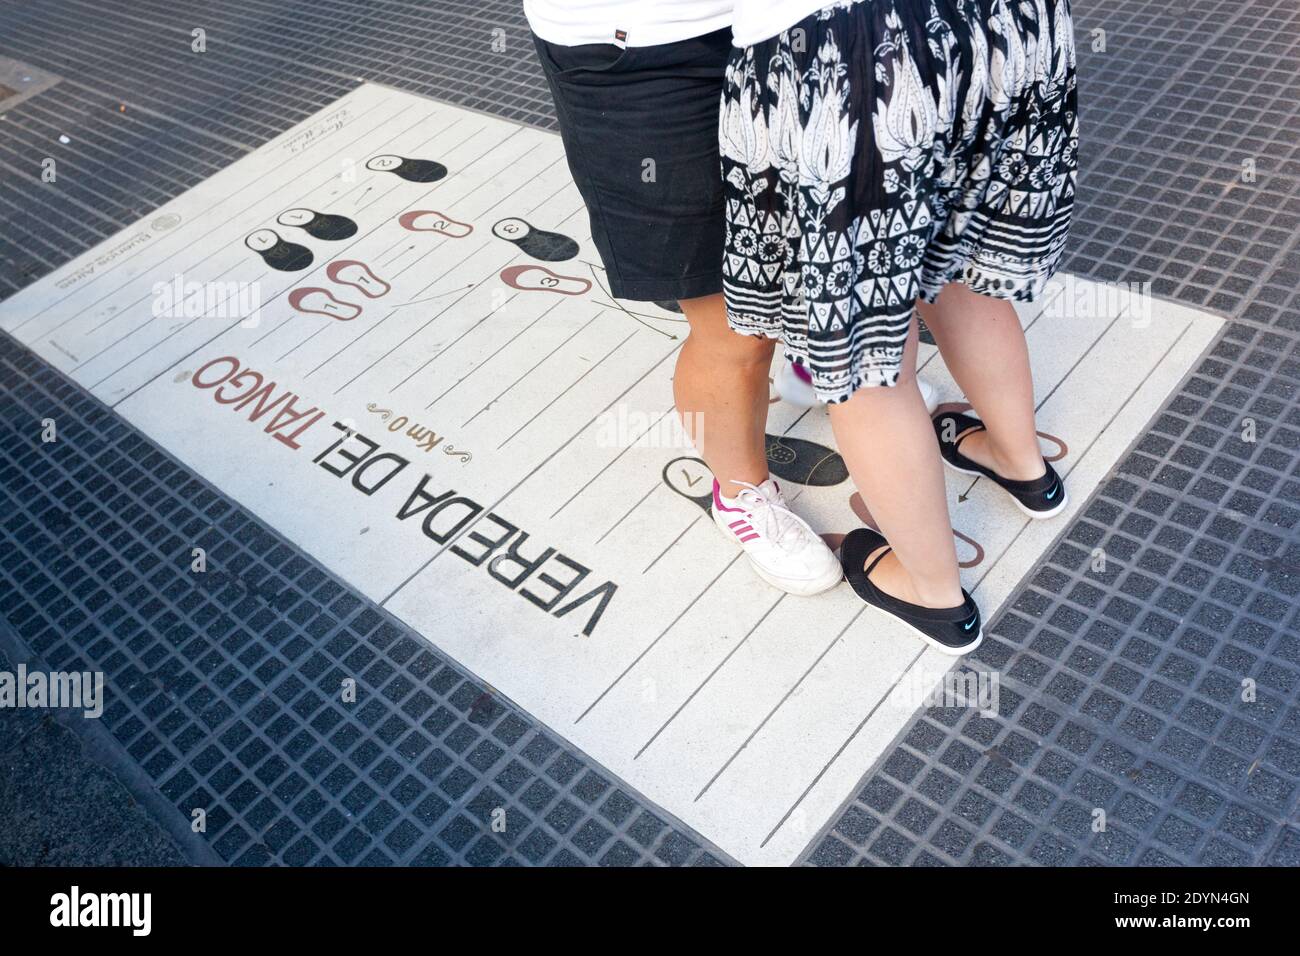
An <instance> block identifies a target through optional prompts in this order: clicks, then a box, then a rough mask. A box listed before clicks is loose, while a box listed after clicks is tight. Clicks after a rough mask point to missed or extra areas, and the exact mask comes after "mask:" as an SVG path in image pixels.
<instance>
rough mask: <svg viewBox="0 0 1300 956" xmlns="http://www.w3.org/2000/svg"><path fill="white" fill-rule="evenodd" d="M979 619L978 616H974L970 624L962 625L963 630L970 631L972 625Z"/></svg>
mask: <svg viewBox="0 0 1300 956" xmlns="http://www.w3.org/2000/svg"><path fill="white" fill-rule="evenodd" d="M978 621H979V618H977V617H973V618H971V619H970V623H969V624H964V625H962V630H963V631H969V630H970V629H971V628H972V627H974V626H975V624H976V623H977V622H978Z"/></svg>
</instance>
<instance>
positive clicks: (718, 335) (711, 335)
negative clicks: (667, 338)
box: [682, 295, 776, 367]
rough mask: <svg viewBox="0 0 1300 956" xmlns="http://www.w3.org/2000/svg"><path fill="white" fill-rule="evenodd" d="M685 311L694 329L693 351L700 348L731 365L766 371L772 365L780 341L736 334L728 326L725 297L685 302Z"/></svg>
mask: <svg viewBox="0 0 1300 956" xmlns="http://www.w3.org/2000/svg"><path fill="white" fill-rule="evenodd" d="M682 311H683V312H684V313H685V315H686V321H687V322H688V323H689V326H690V335H689V337H688V339H687V341H688V343H689V344H690V345H691V347H692V348H698V349H699V350H700V351H701V352H704V353H706V354H708V355H709V356H711V357H712V358H714V359H715V360H717V361H721V362H726V363H727V364H729V365H762V366H764V367H766V366H767V365H768V364H770V363H771V361H772V351H773V349H774V348H775V347H776V341H775V340H774V339H768V338H763V337H762V336H758V335H741V334H740V333H739V332H734V331H732V329H731V326H730V325H728V324H727V310H726V306H725V305H724V304H723V301H722V296H720V295H719V296H709V297H707V298H703V299H692V300H688V301H685V302H683V303H682Z"/></svg>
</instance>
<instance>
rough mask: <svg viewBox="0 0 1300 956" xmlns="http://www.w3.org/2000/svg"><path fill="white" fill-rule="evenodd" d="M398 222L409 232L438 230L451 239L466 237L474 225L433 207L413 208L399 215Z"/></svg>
mask: <svg viewBox="0 0 1300 956" xmlns="http://www.w3.org/2000/svg"><path fill="white" fill-rule="evenodd" d="M397 224H398V225H399V226H401V227H402V228H403V229H405V230H407V231H408V232H436V233H437V234H438V235H440V236H447V237H448V238H450V239H464V238H465V237H466V236H468V235H469V234H470V233H471V232H473V231H474V227H473V226H471V225H470V224H469V223H467V222H457V221H456V220H455V219H452V218H451V216H448V215H447V214H446V213H442V212H437V211H436V210H433V209H412V210H411V211H410V212H404V213H402V214H401V215H400V216H398V217H397Z"/></svg>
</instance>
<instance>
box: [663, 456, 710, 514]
mask: <svg viewBox="0 0 1300 956" xmlns="http://www.w3.org/2000/svg"><path fill="white" fill-rule="evenodd" d="M663 477H664V484H665V485H667V486H668V487H669V488H671V489H672V490H673V491H675V492H677V493H678V494H679V495H681V496H682V497H683V498H685V499H686V500H687V501H693V502H695V503H696V504H697V505H699V506H700V507H701V508H703V509H704V513H705V514H712V513H713V472H711V471H709V466H708V465H706V464H705V463H704V461H703V459H700V458H692V457H689V456H683V457H681V458H674V459H673V460H672V461H670V462H669V463H668V464H666V465H664V475H663Z"/></svg>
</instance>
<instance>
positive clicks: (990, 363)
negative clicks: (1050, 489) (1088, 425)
mask: <svg viewBox="0 0 1300 956" xmlns="http://www.w3.org/2000/svg"><path fill="white" fill-rule="evenodd" d="M917 306H918V308H919V309H920V312H921V318H923V319H925V324H926V325H927V326H928V327H929V329H930V331H931V332H932V333H933V334H934V341H935V344H936V345H938V346H939V353H940V354H941V355H942V356H943V361H944V364H945V365H947V366H948V371H949V372H951V373H952V377H953V379H954V380H955V381H956V382H957V384H958V385H959V386H960V387H961V390H962V391H963V392H964V393H965V395H966V398H967V400H968V401H969V402H970V403H971V405H972V406H973V407H974V409H975V413H976V414H977V415H978V416H979V419H980V421H982V422H983V423H984V426H985V429H986V430H985V431H979V432H972V433H971V435H970V436H969V437H968V438H966V439H965V440H964V441H963V442H962V443H961V453H962V454H963V455H965V456H966V457H967V458H970V459H971V460H972V461H976V462H978V463H979V464H981V465H983V466H984V467H985V468H989V469H992V471H994V472H995V473H996V474H998V475H1001V476H1002V477H1003V478H1010V479H1012V480H1015V481H1021V480H1032V479H1034V478H1039V477H1041V476H1042V475H1043V474H1044V473H1045V471H1046V466H1045V465H1044V464H1043V453H1042V451H1041V450H1039V447H1038V435H1037V433H1036V430H1035V426H1034V380H1033V375H1032V373H1031V372H1030V369H1029V348H1028V346H1027V345H1026V344H1025V333H1024V330H1023V329H1022V328H1021V327H1020V319H1019V317H1018V316H1017V315H1016V310H1015V309H1014V308H1012V306H1011V303H1010V302H1007V301H1005V300H1004V299H993V298H990V297H989V296H986V295H980V294H979V293H977V292H972V291H971V290H970V287H969V286H967V285H965V284H964V283H961V282H949V283H948V284H947V285H946V286H944V288H943V291H942V292H940V293H939V297H938V299H937V300H936V302H935V303H934V304H933V305H931V304H929V303H927V302H919V303H918V304H917ZM948 437H950V438H956V437H957V436H955V435H952V436H948Z"/></svg>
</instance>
